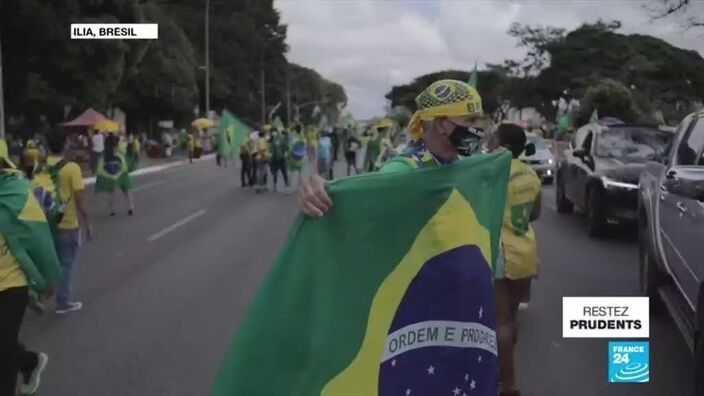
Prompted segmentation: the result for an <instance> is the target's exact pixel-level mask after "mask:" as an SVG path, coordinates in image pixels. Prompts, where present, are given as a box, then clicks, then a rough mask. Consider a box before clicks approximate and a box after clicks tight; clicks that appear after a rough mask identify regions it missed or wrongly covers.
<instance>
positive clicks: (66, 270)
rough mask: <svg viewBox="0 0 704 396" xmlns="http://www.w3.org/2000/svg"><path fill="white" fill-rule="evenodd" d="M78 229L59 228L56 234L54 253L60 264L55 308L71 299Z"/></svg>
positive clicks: (64, 306) (78, 242) (78, 236)
mask: <svg viewBox="0 0 704 396" xmlns="http://www.w3.org/2000/svg"><path fill="white" fill-rule="evenodd" d="M80 235H81V234H80V230H79V229H78V228H77V229H75V230H59V231H58V233H57V234H56V253H57V254H58V256H59V263H60V264H61V278H60V279H59V284H58V288H57V290H56V308H57V309H62V308H66V307H67V306H68V303H69V302H70V301H71V300H70V297H71V282H72V280H73V266H74V264H75V263H76V253H77V252H78V246H79V244H80V241H79V240H80Z"/></svg>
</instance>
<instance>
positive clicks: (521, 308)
mask: <svg viewBox="0 0 704 396" xmlns="http://www.w3.org/2000/svg"><path fill="white" fill-rule="evenodd" d="M526 309H528V303H527V302H522V303H520V304H518V310H519V311H525V310H526Z"/></svg>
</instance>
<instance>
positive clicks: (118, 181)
mask: <svg viewBox="0 0 704 396" xmlns="http://www.w3.org/2000/svg"><path fill="white" fill-rule="evenodd" d="M118 144H119V138H118V137H117V136H115V135H113V134H110V135H109V136H108V137H107V138H106V139H105V154H104V155H103V158H101V159H100V160H99V161H98V176H97V177H96V180H95V192H96V193H101V192H105V193H108V194H109V195H108V208H109V210H110V216H115V189H116V188H119V189H120V190H121V191H122V194H123V195H124V196H125V199H126V200H127V205H128V210H127V214H128V215H130V216H132V215H133V214H134V202H133V200H132V193H131V192H130V190H131V189H132V186H133V185H134V182H133V180H132V176H131V175H130V172H129V166H128V163H127V160H126V159H125V157H124V156H123V155H122V154H120V153H119V150H118Z"/></svg>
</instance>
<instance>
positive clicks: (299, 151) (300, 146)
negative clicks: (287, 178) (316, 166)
mask: <svg viewBox="0 0 704 396" xmlns="http://www.w3.org/2000/svg"><path fill="white" fill-rule="evenodd" d="M305 156H306V143H305V142H304V141H303V140H298V141H297V142H295V143H294V144H293V147H292V149H291V158H292V159H293V160H294V161H301V160H302V159H303V157H305Z"/></svg>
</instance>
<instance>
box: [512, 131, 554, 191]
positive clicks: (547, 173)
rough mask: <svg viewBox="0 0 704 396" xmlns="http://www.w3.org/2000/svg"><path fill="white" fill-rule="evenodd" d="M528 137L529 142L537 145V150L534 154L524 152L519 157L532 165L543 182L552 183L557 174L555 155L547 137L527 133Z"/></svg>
mask: <svg viewBox="0 0 704 396" xmlns="http://www.w3.org/2000/svg"><path fill="white" fill-rule="evenodd" d="M526 137H527V139H528V143H529V144H532V145H533V146H535V152H534V153H533V154H532V155H526V153H525V152H524V153H523V154H521V156H520V157H519V158H518V159H520V160H521V161H523V162H525V163H526V164H528V165H530V166H531V168H533V170H534V171H535V173H536V174H537V175H538V176H539V177H540V178H541V180H542V181H543V183H545V184H552V181H553V177H554V176H555V157H553V155H552V152H551V151H550V149H549V148H548V145H547V143H546V142H545V139H543V138H541V137H540V136H538V135H536V134H534V133H526Z"/></svg>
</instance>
